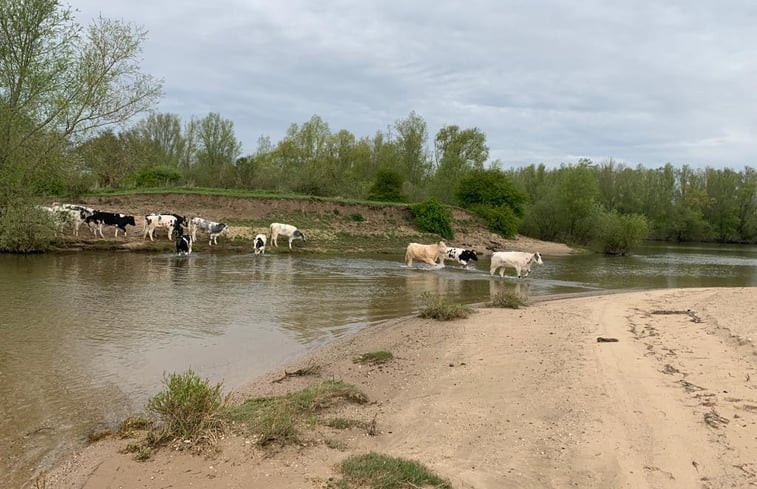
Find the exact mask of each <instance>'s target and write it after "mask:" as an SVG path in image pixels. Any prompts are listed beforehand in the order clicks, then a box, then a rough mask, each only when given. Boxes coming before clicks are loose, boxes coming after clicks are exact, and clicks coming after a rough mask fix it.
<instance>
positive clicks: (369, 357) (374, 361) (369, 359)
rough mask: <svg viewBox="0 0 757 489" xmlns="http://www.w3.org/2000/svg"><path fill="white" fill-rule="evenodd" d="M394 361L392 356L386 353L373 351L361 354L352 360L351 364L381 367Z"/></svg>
mask: <svg viewBox="0 0 757 489" xmlns="http://www.w3.org/2000/svg"><path fill="white" fill-rule="evenodd" d="M392 360H394V355H392V353H391V352H388V351H374V352H369V353H363V354H362V355H360V356H359V357H355V358H353V359H352V362H353V363H360V364H363V365H382V364H384V363H389V362H390V361H392Z"/></svg>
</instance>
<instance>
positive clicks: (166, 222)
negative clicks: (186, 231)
mask: <svg viewBox="0 0 757 489" xmlns="http://www.w3.org/2000/svg"><path fill="white" fill-rule="evenodd" d="M186 223H187V219H186V218H185V217H182V216H180V215H178V214H171V213H165V214H162V213H161V214H148V215H146V216H145V227H144V233H143V235H142V239H145V238H147V236H150V241H154V239H153V235H154V233H155V229H156V228H161V227H162V228H166V229H167V232H168V239H173V234H174V230H176V229H179V228H181V226H183V225H184V224H186Z"/></svg>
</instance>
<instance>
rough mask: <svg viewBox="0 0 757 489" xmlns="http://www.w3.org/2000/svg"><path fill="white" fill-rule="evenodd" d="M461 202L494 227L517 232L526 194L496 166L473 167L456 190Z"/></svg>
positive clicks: (503, 230)
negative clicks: (486, 167) (495, 167)
mask: <svg viewBox="0 0 757 489" xmlns="http://www.w3.org/2000/svg"><path fill="white" fill-rule="evenodd" d="M455 196H456V197H457V200H458V201H459V202H460V205H462V206H463V207H465V208H466V209H469V210H471V211H473V212H474V213H476V214H477V215H478V216H480V217H482V218H483V219H485V220H486V222H487V226H488V227H489V229H491V230H492V231H495V232H497V233H500V234H501V235H503V236H507V237H509V236H514V235H515V234H516V233H517V232H518V226H519V225H520V219H521V218H522V217H523V212H524V207H525V203H526V196H525V195H524V194H523V193H522V192H520V191H519V190H517V189H516V188H515V186H514V185H513V183H512V181H511V180H510V178H509V177H508V176H507V175H506V174H505V173H503V172H502V171H500V170H497V169H488V170H484V169H476V170H470V171H469V172H468V174H467V175H466V176H465V177H463V178H462V179H461V180H460V183H459V185H458V187H457V192H456V194H455Z"/></svg>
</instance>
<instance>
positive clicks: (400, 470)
mask: <svg viewBox="0 0 757 489" xmlns="http://www.w3.org/2000/svg"><path fill="white" fill-rule="evenodd" d="M339 470H340V471H341V473H342V476H343V479H341V480H340V481H337V483H336V487H338V488H340V489H349V488H357V487H361V488H362V487H369V488H371V489H403V488H407V487H429V486H430V487H438V488H443V489H449V488H451V487H452V486H451V485H450V483H449V481H447V480H445V479H442V478H441V477H439V476H437V475H435V474H434V473H432V472H431V471H430V470H429V469H428V468H426V467H425V466H424V465H422V464H420V463H418V462H415V461H412V460H407V459H402V458H397V457H389V456H387V455H380V454H377V453H372V452H371V453H367V454H364V455H354V456H352V457H348V458H347V459H346V460H344V461H343V462H342V463H341V464H339Z"/></svg>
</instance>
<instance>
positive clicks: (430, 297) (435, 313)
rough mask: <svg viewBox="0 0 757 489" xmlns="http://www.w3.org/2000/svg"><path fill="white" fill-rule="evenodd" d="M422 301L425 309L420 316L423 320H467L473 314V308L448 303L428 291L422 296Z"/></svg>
mask: <svg viewBox="0 0 757 489" xmlns="http://www.w3.org/2000/svg"><path fill="white" fill-rule="evenodd" d="M421 299H422V300H423V302H424V304H425V307H424V308H423V309H421V312H420V314H418V315H419V316H420V317H422V318H426V319H428V318H430V319H436V320H438V321H450V320H452V319H463V318H467V317H468V316H469V315H470V314H471V313H472V312H473V308H472V307H470V306H468V305H465V304H451V303H448V302H446V301H445V300H444V299H443V298H442V297H441V296H439V294H432V293H431V292H428V291H426V292H424V293H422V294H421Z"/></svg>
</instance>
